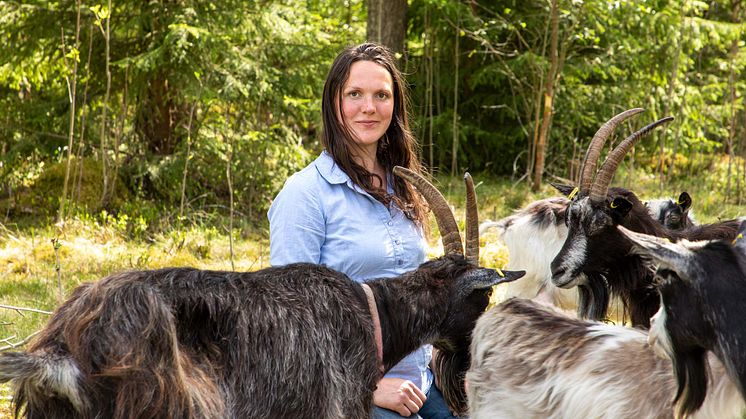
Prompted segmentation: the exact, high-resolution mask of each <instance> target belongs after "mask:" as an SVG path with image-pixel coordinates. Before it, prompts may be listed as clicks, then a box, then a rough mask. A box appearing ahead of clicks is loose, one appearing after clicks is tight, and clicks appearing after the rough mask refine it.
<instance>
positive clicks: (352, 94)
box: [348, 91, 360, 97]
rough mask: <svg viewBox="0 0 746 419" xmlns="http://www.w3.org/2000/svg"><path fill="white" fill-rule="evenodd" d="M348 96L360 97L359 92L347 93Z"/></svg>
mask: <svg viewBox="0 0 746 419" xmlns="http://www.w3.org/2000/svg"><path fill="white" fill-rule="evenodd" d="M348 95H349V96H350V97H359V96H360V92H357V91H352V92H350V93H348Z"/></svg>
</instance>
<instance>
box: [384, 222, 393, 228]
mask: <svg viewBox="0 0 746 419" xmlns="http://www.w3.org/2000/svg"><path fill="white" fill-rule="evenodd" d="M386 224H388V225H389V227H391V226H392V225H394V222H393V221H389V222H388V223H386Z"/></svg>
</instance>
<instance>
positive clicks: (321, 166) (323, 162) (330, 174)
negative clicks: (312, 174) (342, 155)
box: [314, 150, 351, 185]
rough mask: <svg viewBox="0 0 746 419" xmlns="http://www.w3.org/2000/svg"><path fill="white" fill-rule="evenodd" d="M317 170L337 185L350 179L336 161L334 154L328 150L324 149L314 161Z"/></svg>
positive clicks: (328, 180)
mask: <svg viewBox="0 0 746 419" xmlns="http://www.w3.org/2000/svg"><path fill="white" fill-rule="evenodd" d="M314 164H315V165H316V170H318V172H319V174H320V175H321V176H322V177H323V178H324V179H325V180H326V181H327V182H329V183H331V184H333V185H336V184H339V183H346V182H347V181H350V180H351V179H350V177H349V176H347V173H345V172H344V170H342V169H341V168H340V167H339V166H338V165H337V163H335V162H334V159H333V158H332V156H331V155H330V154H329V153H327V151H326V150H324V151H322V152H321V154H320V155H319V157H317V158H316V161H315V162H314Z"/></svg>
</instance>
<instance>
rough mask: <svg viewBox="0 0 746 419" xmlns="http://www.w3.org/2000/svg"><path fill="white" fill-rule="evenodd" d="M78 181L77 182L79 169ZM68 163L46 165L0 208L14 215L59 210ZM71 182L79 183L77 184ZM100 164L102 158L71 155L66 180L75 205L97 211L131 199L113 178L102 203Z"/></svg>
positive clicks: (126, 191) (122, 184) (41, 214)
mask: <svg viewBox="0 0 746 419" xmlns="http://www.w3.org/2000/svg"><path fill="white" fill-rule="evenodd" d="M80 162H82V176H81V181H80V182H77V178H78V175H79V174H80V173H81V166H80ZM66 171H67V163H66V162H63V163H55V164H51V165H49V166H47V167H45V169H44V171H43V172H42V173H41V175H40V176H39V177H38V178H37V179H36V181H35V182H34V183H33V184H31V185H30V186H29V187H27V188H25V189H22V190H20V191H19V192H18V193H17V194H16V195H15V196H14V197H12V198H8V199H4V200H2V201H0V211H2V212H7V213H9V215H13V216H28V215H32V216H53V215H55V214H56V213H57V211H58V210H59V205H60V197H61V196H62V190H63V188H64V183H65V173H66ZM74 182H75V183H76V184H77V185H79V186H80V187H79V188H78V187H77V186H76V185H75V184H74ZM102 194H103V167H102V165H101V162H99V161H96V160H93V159H89V158H86V159H82V160H77V159H73V160H72V163H71V167H70V178H69V181H68V195H69V196H68V198H69V199H70V200H71V204H72V205H73V206H74V207H75V208H79V209H86V210H87V211H89V212H97V211H100V210H102V209H108V210H110V211H112V210H116V209H118V208H120V207H121V206H122V205H123V204H124V203H125V202H126V201H127V200H129V199H130V193H129V191H128V190H127V188H126V186H125V184H124V182H123V181H122V180H121V179H117V181H116V182H114V193H113V194H112V199H111V200H110V202H109V203H107V204H106V205H102V202H101V196H102Z"/></svg>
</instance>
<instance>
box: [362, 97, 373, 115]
mask: <svg viewBox="0 0 746 419" xmlns="http://www.w3.org/2000/svg"><path fill="white" fill-rule="evenodd" d="M361 110H362V111H363V113H373V112H375V111H376V106H375V104H374V103H373V98H372V97H366V98H365V99H363V106H362V109H361Z"/></svg>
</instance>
